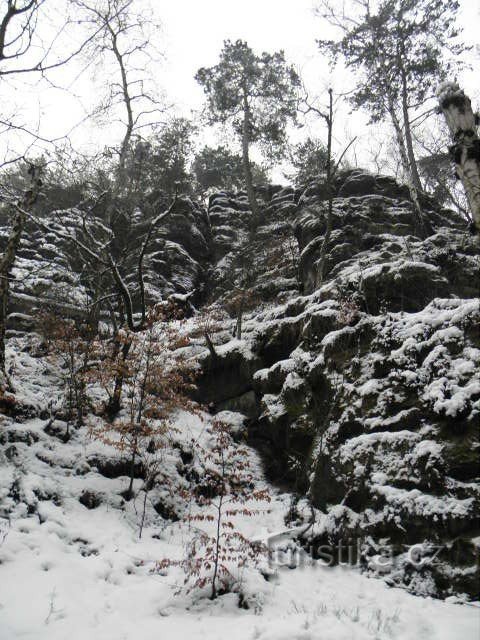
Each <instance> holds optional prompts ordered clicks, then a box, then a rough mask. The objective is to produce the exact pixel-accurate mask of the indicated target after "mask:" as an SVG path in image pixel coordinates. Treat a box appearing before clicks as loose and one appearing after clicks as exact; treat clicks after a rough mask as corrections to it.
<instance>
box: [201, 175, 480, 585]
mask: <svg viewBox="0 0 480 640" xmlns="http://www.w3.org/2000/svg"><path fill="white" fill-rule="evenodd" d="M336 190H337V194H336V197H335V198H334V203H333V204H334V206H333V231H332V234H331V239H330V243H329V246H328V247H327V253H326V265H325V270H324V279H323V282H321V281H320V279H319V271H318V260H319V256H320V248H321V246H322V243H323V234H324V231H325V225H326V212H327V205H326V200H325V199H326V197H327V193H326V189H324V187H323V186H322V184H321V182H313V183H311V184H309V185H306V186H305V187H304V188H303V189H302V190H293V189H286V190H284V191H283V192H282V191H280V192H277V193H276V194H275V195H274V197H273V198H272V200H271V201H269V202H264V203H263V207H262V208H263V211H264V219H263V222H262V225H261V226H260V228H259V229H258V231H257V233H256V237H255V238H253V240H252V237H251V236H248V233H247V232H246V231H245V226H243V227H242V228H241V227H237V226H236V222H234V221H236V220H238V219H240V217H241V219H242V220H243V221H244V222H243V223H242V224H243V225H245V219H246V215H245V212H244V211H242V212H241V214H240V216H238V213H234V214H232V216H233V217H232V219H231V221H230V222H228V215H227V209H226V208H222V207H224V206H225V207H226V204H225V203H224V202H222V200H221V203H220V204H219V201H218V199H215V198H214V199H213V203H214V205H213V207H214V208H215V212H214V213H215V215H214V216H213V217H211V223H212V237H213V238H215V236H216V230H215V223H216V222H217V221H218V222H220V220H221V225H220V226H221V229H222V231H221V233H222V234H223V233H225V228H226V227H228V226H229V225H231V226H232V234H234V233H236V234H237V235H236V239H235V243H236V246H237V247H240V249H238V250H239V251H241V250H242V242H243V247H245V243H246V242H249V243H250V244H251V243H252V241H253V242H254V243H256V242H258V244H256V245H255V246H256V247H257V249H256V251H257V254H256V257H257V258H258V262H256V264H255V266H256V274H257V275H256V277H257V282H258V281H260V280H261V278H262V277H264V275H265V274H268V273H269V272H268V269H267V267H266V261H265V260H264V258H263V256H264V255H265V254H266V253H267V252H269V251H270V250H271V246H272V244H271V243H274V242H275V239H273V240H272V229H285V233H286V237H288V233H293V234H294V235H295V238H296V240H297V242H298V247H299V251H300V256H299V264H298V280H297V287H292V288H291V289H290V290H289V289H286V290H284V291H283V292H282V293H280V292H277V294H276V296H275V297H274V298H271V300H272V302H271V303H270V304H267V305H263V307H261V306H259V307H258V308H257V309H256V310H254V311H253V312H251V314H250V315H249V318H248V321H247V322H246V325H245V335H244V339H243V340H242V341H241V343H239V344H237V345H234V344H231V345H230V347H231V348H232V349H233V351H232V352H230V354H229V356H228V359H227V360H228V362H229V363H230V364H229V365H228V366H229V367H230V369H229V374H228V376H226V378H225V379H226V380H227V381H228V380H231V379H236V380H237V382H238V388H237V389H236V390H235V391H234V390H233V388H231V385H227V386H228V394H227V395H228V396H229V398H230V401H231V400H232V394H233V393H238V396H239V397H240V396H241V394H245V393H247V392H248V393H251V391H252V390H253V392H254V393H255V397H256V406H257V409H256V411H255V410H252V406H251V403H250V405H249V415H250V417H251V420H250V426H249V434H250V439H251V442H253V443H255V444H256V445H257V446H258V447H259V448H260V450H261V451H262V452H263V454H264V459H265V462H266V468H267V471H268V472H269V473H270V475H271V477H272V478H275V479H276V480H277V481H278V482H281V483H284V482H287V483H289V484H290V486H291V487H295V488H296V490H297V491H299V493H300V494H304V495H308V496H309V498H310V500H311V501H312V503H313V505H314V506H315V507H317V508H318V509H319V510H320V512H323V514H324V517H323V520H322V523H323V524H322V526H320V527H318V528H317V529H316V531H315V539H316V540H317V542H325V543H326V542H328V543H329V544H337V543H338V542H339V541H340V540H342V539H343V540H345V539H353V538H355V539H361V540H363V541H366V540H377V541H378V540H382V539H388V540H389V541H390V543H391V544H392V546H393V549H394V551H395V556H396V560H395V563H394V564H393V565H392V567H391V569H390V570H389V571H388V572H386V573H387V574H388V576H387V579H388V580H390V581H391V582H392V584H394V583H395V584H397V583H401V584H404V585H407V586H408V587H409V588H410V589H411V590H412V591H415V592H422V589H423V590H425V589H426V592H429V593H432V594H443V595H445V594H449V593H458V592H466V593H469V594H471V595H475V594H476V590H477V587H476V584H477V580H478V577H479V574H478V548H477V547H476V546H475V545H476V544H477V542H476V541H477V538H478V533H479V530H478V527H477V525H476V524H475V522H478V520H477V518H478V515H479V497H480V496H479V485H478V480H479V476H480V470H479V467H478V454H479V453H480V439H479V433H478V427H479V416H480V378H479V370H480V338H479V334H478V326H479V321H480V311H479V301H478V294H479V290H478V287H479V284H478V283H479V282H480V261H479V243H478V238H475V237H473V236H471V235H469V233H468V232H467V231H466V226H467V225H466V223H465V222H464V221H463V220H462V219H460V218H459V217H458V216H457V215H456V214H455V213H454V212H451V211H449V210H442V209H441V208H439V207H438V206H436V205H435V203H433V202H432V201H431V200H430V199H429V198H428V197H427V196H424V197H423V199H422V204H423V207H424V215H425V216H426V218H427V221H428V225H429V226H430V227H431V233H430V235H429V236H428V237H427V238H426V239H424V240H422V239H420V238H418V237H416V236H415V225H414V212H413V208H412V203H411V202H410V201H409V199H408V190H407V189H406V188H405V187H403V186H401V185H398V184H397V183H396V182H395V181H394V180H393V179H391V178H388V177H384V176H372V175H368V174H366V173H365V172H362V171H353V172H347V173H345V174H343V175H342V176H341V177H340V178H339V180H338V183H337V185H336ZM222 198H223V196H222ZM228 207H229V210H231V211H234V210H235V207H234V204H233V203H232V200H231V199H230V201H229V204H228ZM221 216H224V217H223V218H221ZM235 216H238V217H235ZM234 227H235V230H233V228H234ZM242 230H243V233H241V231H242ZM285 242H288V240H286V241H285ZM260 246H261V250H260ZM228 248H229V245H228V242H227V241H225V244H224V245H223V249H222V251H221V252H220V253H221V255H222V259H223V262H222V259H221V260H219V262H218V263H217V266H216V270H217V271H216V273H219V274H221V273H222V269H223V270H228V269H227V268H226V261H225V260H224V259H225V256H228ZM284 253H285V255H284V257H283V259H282V260H280V264H281V265H282V263H283V268H284V267H285V264H286V262H287V255H286V252H284ZM269 277H272V274H271V273H270V274H269ZM302 291H303V293H304V295H299V293H300V292H302ZM263 299H264V298H262V300H263ZM233 353H235V356H234V355H233ZM207 360H208V361H209V362H210V360H209V359H208V358H207ZM234 360H235V362H237V364H236V365H235V366H236V367H237V372H238V376H237V377H235V375H234V370H232V369H231V366H232V363H233V362H234ZM222 362H223V364H222V365H221V366H225V362H224V361H223V360H222ZM217 366H218V365H217ZM208 370H209V369H208V366H207V367H206V368H205V369H204V372H205V373H204V376H205V378H204V380H203V384H205V381H206V380H209V382H208V384H209V385H210V389H211V390H212V393H213V395H214V391H213V388H214V386H213V385H214V382H215V381H217V383H218V381H221V380H222V379H223V373H224V370H222V371H220V370H217V373H216V374H213V375H212V376H210V377H209V373H208ZM213 370H214V369H213ZM242 372H243V373H242ZM248 376H251V378H250V382H249V379H248ZM240 383H241V384H240ZM227 386H226V387H225V389H227ZM240 387H241V388H240ZM221 389H223V385H220V390H219V393H220V394H221V393H222V391H221ZM213 395H212V398H213ZM411 545H420V546H421V549H422V551H421V553H423V554H424V563H423V565H422V571H421V580H420V579H419V575H418V572H412V567H411V565H409V562H408V558H406V555H405V549H406V548H408V547H409V546H411ZM439 548H440V549H441V553H439V554H438V555H437V557H436V560H435V562H434V561H433V560H432V554H433V551H432V549H437V550H438V549H439ZM429 558H430V560H429ZM419 580H420V582H421V585H422V586H420V582H419ZM425 585H428V586H427V587H426V586H425Z"/></svg>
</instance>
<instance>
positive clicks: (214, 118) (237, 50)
mask: <svg viewBox="0 0 480 640" xmlns="http://www.w3.org/2000/svg"><path fill="white" fill-rule="evenodd" d="M195 78H196V80H197V81H198V82H199V83H200V84H201V85H202V87H203V88H204V91H205V94H206V96H207V101H208V108H209V121H210V123H211V124H214V123H227V122H228V123H230V124H231V125H233V129H234V131H235V132H236V133H237V135H239V137H240V138H241V141H242V158H243V170H244V175H245V182H246V187H247V193H248V199H249V202H250V207H251V209H252V214H253V216H254V219H255V220H258V219H259V208H258V204H257V201H256V198H255V192H254V189H253V177H252V167H251V163H250V145H251V144H252V143H258V144H259V145H260V146H261V147H262V148H263V150H264V151H265V152H266V154H267V155H268V156H269V157H270V158H273V157H278V156H281V155H282V152H283V151H284V148H285V143H286V126H287V124H288V122H289V121H294V120H295V117H296V107H297V87H298V86H299V84H300V81H299V78H298V75H297V73H296V72H295V70H294V68H293V67H292V66H290V65H288V64H287V63H286V61H285V56H284V53H283V51H277V52H275V53H273V54H270V53H262V54H261V55H256V54H255V53H254V52H253V51H252V49H250V47H249V46H248V44H247V43H246V42H244V41H242V40H237V41H236V42H231V41H230V40H226V41H225V42H224V47H223V49H222V51H221V53H220V62H219V63H218V64H217V65H216V66H214V67H210V68H208V69H205V68H202V69H199V71H198V72H197V74H196V76H195Z"/></svg>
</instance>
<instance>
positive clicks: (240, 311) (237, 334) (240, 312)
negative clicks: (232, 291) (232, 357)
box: [235, 289, 245, 340]
mask: <svg viewBox="0 0 480 640" xmlns="http://www.w3.org/2000/svg"><path fill="white" fill-rule="evenodd" d="M244 302H245V289H243V290H242V294H241V296H240V301H239V303H238V310H237V324H236V328H235V337H236V338H237V340H241V339H242V321H243V308H244Z"/></svg>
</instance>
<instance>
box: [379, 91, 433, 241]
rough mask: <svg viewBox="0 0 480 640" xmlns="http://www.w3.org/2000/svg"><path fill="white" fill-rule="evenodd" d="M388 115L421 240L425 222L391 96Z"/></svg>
mask: <svg viewBox="0 0 480 640" xmlns="http://www.w3.org/2000/svg"><path fill="white" fill-rule="evenodd" d="M388 113H389V115H390V118H391V120H392V124H393V128H394V131H395V137H396V139H397V144H398V149H399V151H400V159H401V162H402V167H403V170H404V172H405V175H406V177H407V181H408V190H409V192H410V197H411V199H412V203H413V210H414V215H415V227H416V233H417V234H418V235H419V236H420V237H421V238H425V237H426V235H427V233H426V229H425V220H424V218H423V213H422V207H421V205H420V200H419V197H418V190H417V187H416V186H415V183H414V178H413V176H412V172H411V170H410V162H409V160H408V150H407V147H406V144H405V140H404V137H403V133H402V127H401V124H400V121H399V119H398V116H397V112H396V111H395V104H394V101H393V98H392V97H391V96H389V97H388Z"/></svg>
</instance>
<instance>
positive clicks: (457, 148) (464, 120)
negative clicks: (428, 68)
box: [438, 82, 480, 233]
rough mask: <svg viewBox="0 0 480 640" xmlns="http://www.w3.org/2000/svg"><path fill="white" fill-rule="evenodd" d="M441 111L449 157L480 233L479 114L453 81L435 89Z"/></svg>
mask: <svg viewBox="0 0 480 640" xmlns="http://www.w3.org/2000/svg"><path fill="white" fill-rule="evenodd" d="M438 100H439V103H440V110H441V112H442V113H443V115H444V116H445V120H446V121H447V125H448V128H449V129H450V133H451V135H452V139H453V144H452V145H451V146H450V147H449V151H450V156H451V157H452V160H453V161H454V162H455V170H456V175H457V176H458V178H459V179H460V180H461V181H462V184H463V187H464V189H465V193H466V195H467V199H468V204H469V207H470V211H471V212H472V217H473V223H474V225H475V228H476V230H477V233H480V138H479V137H478V124H479V120H478V114H474V113H473V110H472V103H471V101H470V98H469V97H468V96H467V95H465V93H464V92H463V90H462V89H460V87H459V86H458V84H457V83H456V82H447V83H444V84H442V85H440V87H439V88H438Z"/></svg>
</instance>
